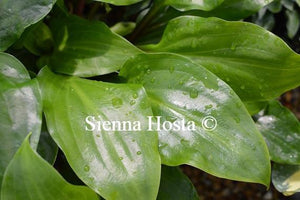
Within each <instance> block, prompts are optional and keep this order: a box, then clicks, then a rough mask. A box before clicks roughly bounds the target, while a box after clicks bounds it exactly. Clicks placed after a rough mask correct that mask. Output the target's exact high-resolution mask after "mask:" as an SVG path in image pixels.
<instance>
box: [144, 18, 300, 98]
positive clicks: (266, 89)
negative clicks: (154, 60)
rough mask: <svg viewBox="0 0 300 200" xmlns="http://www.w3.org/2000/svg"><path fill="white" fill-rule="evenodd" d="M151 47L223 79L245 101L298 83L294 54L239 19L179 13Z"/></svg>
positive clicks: (298, 66) (299, 68)
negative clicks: (182, 58) (233, 20)
mask: <svg viewBox="0 0 300 200" xmlns="http://www.w3.org/2000/svg"><path fill="white" fill-rule="evenodd" d="M142 48H143V49H145V50H147V51H153V52H174V53H178V54H181V55H185V56H187V57H189V58H191V59H192V60H193V61H194V62H196V63H198V64H201V65H202V66H204V67H206V68H207V69H209V70H210V71H211V72H213V73H215V74H216V75H217V76H218V77H220V78H221V79H223V80H224V81H226V82H227V83H228V84H229V85H230V86H231V87H232V88H233V89H234V91H235V92H236V93H237V94H238V95H239V96H240V98H241V99H242V100H243V102H245V103H251V102H258V101H260V102H261V101H267V100H271V99H273V98H276V97H278V96H279V95H280V94H282V93H284V92H285V91H288V90H290V89H292V88H295V87H297V86H298V85H300V79H299V77H298V76H297V75H296V74H299V73H300V56H299V55H298V54H296V53H295V52H293V51H292V50H291V49H290V48H289V47H288V46H287V45H286V44H285V43H284V42H283V41H282V40H281V39H280V38H278V37H276V36H275V35H273V34H272V33H270V32H268V31H266V30H265V29H263V28H261V27H259V26H257V25H254V24H250V23H245V22H227V21H224V20H221V19H217V18H208V19H206V18H201V17H192V16H185V17H179V18H176V19H174V20H172V21H170V22H169V24H168V26H167V28H166V30H165V32H164V35H163V38H162V40H161V41H160V43H159V44H157V45H145V46H143V47H142Z"/></svg>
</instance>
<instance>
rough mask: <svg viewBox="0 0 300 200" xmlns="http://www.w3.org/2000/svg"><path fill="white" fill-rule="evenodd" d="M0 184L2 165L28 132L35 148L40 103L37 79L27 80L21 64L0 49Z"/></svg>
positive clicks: (40, 110) (39, 122) (39, 125)
mask: <svg viewBox="0 0 300 200" xmlns="http://www.w3.org/2000/svg"><path fill="white" fill-rule="evenodd" d="M0 83H1V84H0V107H1V113H0V122H1V123H0V138H1V142H2V144H1V145H0V155H1V157H0V185H1V182H2V178H3V174H4V171H5V168H6V167H7V165H8V163H9V161H10V160H11V159H12V157H13V155H14V154H15V152H16V151H17V150H18V148H19V147H20V145H21V143H22V142H23V140H24V138H25V137H26V135H27V134H28V133H29V132H32V133H33V135H32V137H31V143H32V146H33V148H36V146H37V143H38V140H39V135H40V129H41V114H42V105H41V98H40V94H39V89H38V82H37V81H36V80H30V77H29V74H28V72H27V71H26V69H25V67H24V66H23V65H22V63H20V62H19V61H18V60H17V59H16V58H15V57H13V56H11V55H9V54H6V53H0Z"/></svg>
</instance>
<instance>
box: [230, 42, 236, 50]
mask: <svg viewBox="0 0 300 200" xmlns="http://www.w3.org/2000/svg"><path fill="white" fill-rule="evenodd" d="M230 49H231V50H232V51H234V50H235V49H236V44H235V43H232V44H231V47H230Z"/></svg>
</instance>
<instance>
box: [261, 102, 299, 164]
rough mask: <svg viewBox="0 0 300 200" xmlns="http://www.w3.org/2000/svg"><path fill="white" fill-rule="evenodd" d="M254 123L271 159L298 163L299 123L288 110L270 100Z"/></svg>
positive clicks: (284, 162)
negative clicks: (266, 145) (262, 137)
mask: <svg viewBox="0 0 300 200" xmlns="http://www.w3.org/2000/svg"><path fill="white" fill-rule="evenodd" d="M256 124H257V127H258V129H259V130H260V132H261V133H262V134H263V136H264V137H265V140H266V142H267V144H268V147H269V151H270V156H271V159H272V160H273V161H275V162H277V163H283V164H300V123H299V121H298V119H297V118H296V117H295V115H294V114H293V113H292V112H291V111H290V110H288V109H287V108H285V107H283V106H281V105H280V103H279V102H277V101H272V102H270V103H269V104H268V106H267V107H266V108H265V110H264V111H263V112H262V113H260V114H259V115H258V119H257V122H256Z"/></svg>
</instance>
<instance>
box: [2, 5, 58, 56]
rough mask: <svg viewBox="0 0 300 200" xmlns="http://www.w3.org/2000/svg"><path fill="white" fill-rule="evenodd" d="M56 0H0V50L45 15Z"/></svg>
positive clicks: (5, 47) (9, 44)
mask: <svg viewBox="0 0 300 200" xmlns="http://www.w3.org/2000/svg"><path fill="white" fill-rule="evenodd" d="M55 1H56V0H14V1H11V0H1V1H0V21H1V23H0V51H5V50H6V49H7V48H8V47H9V46H11V45H12V44H13V43H14V42H15V41H16V40H17V39H18V38H19V37H20V36H21V34H22V32H23V31H24V30H25V28H27V27H28V26H30V25H31V24H34V23H36V22H38V21H39V20H41V19H42V18H43V17H45V16H46V15H47V14H48V13H49V12H50V10H51V8H52V6H53V4H54V3H55Z"/></svg>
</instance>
